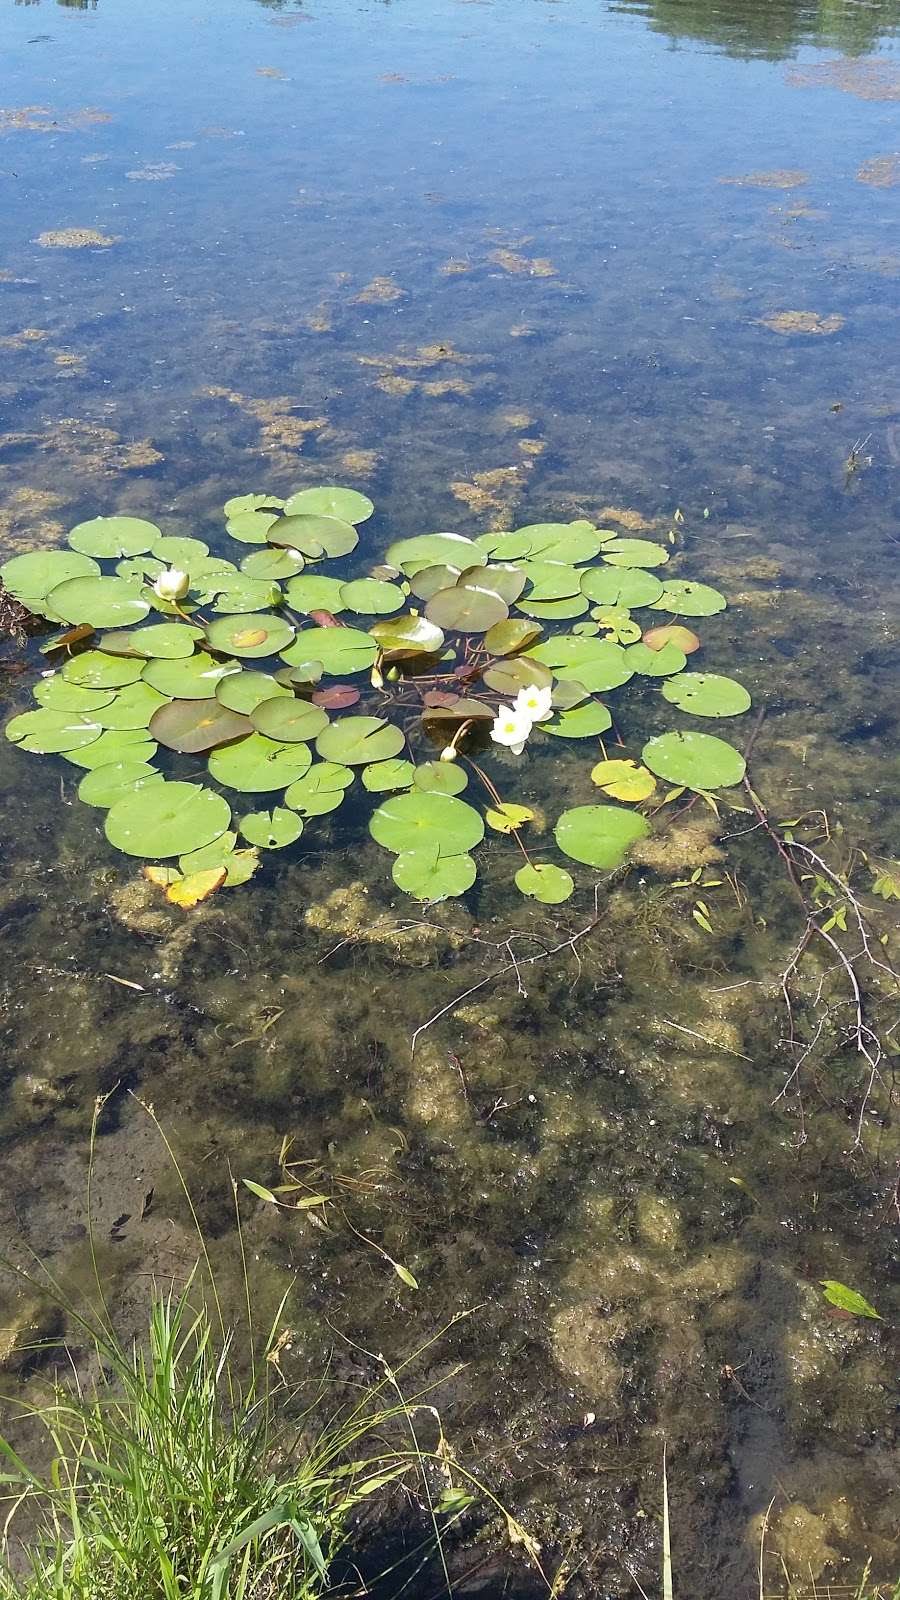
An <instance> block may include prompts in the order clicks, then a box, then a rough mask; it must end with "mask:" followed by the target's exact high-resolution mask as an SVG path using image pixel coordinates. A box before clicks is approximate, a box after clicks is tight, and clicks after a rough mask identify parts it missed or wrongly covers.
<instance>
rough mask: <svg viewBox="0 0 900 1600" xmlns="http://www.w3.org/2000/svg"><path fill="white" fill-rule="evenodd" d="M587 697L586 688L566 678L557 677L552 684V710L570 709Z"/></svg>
mask: <svg viewBox="0 0 900 1600" xmlns="http://www.w3.org/2000/svg"><path fill="white" fill-rule="evenodd" d="M587 697H588V694H587V690H586V689H585V688H583V687H582V685H581V684H580V683H572V682H571V681H570V680H569V679H568V678H557V679H556V682H555V683H554V685H553V694H552V699H551V704H552V706H553V709H554V711H571V710H572V707H573V706H580V705H582V704H583V702H584V701H585V700H586V699H587Z"/></svg>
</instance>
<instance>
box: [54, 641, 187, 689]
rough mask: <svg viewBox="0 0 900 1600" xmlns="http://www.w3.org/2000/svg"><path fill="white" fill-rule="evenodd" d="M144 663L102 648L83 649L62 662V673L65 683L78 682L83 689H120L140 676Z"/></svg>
mask: <svg viewBox="0 0 900 1600" xmlns="http://www.w3.org/2000/svg"><path fill="white" fill-rule="evenodd" d="M145 665H146V663H145V662H144V661H142V660H129V659H127V658H126V657H122V656H120V657H116V656H108V655H106V654H104V652H103V651H102V650H85V651H84V652H83V653H82V654H81V655H80V656H72V657H70V659H69V660H68V661H66V662H64V663H63V666H62V675H63V677H64V678H65V680H66V682H67V683H78V684H80V685H81V686H82V688H84V689H120V688H121V687H122V685H123V684H125V683H135V682H136V681H137V679H138V678H140V677H142V675H143V672H144V667H145ZM162 692H163V694H165V692H166V691H165V690H163V691H162ZM173 692H174V691H173Z"/></svg>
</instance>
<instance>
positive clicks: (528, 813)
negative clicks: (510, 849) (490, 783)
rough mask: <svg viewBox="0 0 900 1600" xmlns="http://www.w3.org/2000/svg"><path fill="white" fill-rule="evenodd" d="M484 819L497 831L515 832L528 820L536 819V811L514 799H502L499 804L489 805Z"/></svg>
mask: <svg viewBox="0 0 900 1600" xmlns="http://www.w3.org/2000/svg"><path fill="white" fill-rule="evenodd" d="M484 820H485V822H486V823H487V825H488V827H489V828H493V829H494V832H495V833H515V832H516V831H517V829H519V828H523V827H524V826H525V823H526V822H533V821H534V812H533V811H532V809H531V807H530V806H519V805H516V803H515V801H513V800H501V801H500V803H499V805H497V806H489V807H488V809H487V811H486V812H485V814H484Z"/></svg>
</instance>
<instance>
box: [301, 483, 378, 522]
mask: <svg viewBox="0 0 900 1600" xmlns="http://www.w3.org/2000/svg"><path fill="white" fill-rule="evenodd" d="M284 510H285V514H286V515H287V516H289V517H293V516H304V517H305V516H311V517H339V518H340V519H341V520H342V521H343V522H352V523H359V522H366V521H367V520H368V518H369V517H370V516H371V515H372V512H373V511H374V510H375V507H374V505H373V504H372V502H371V500H370V499H369V497H368V495H365V494H360V493H359V491H358V490H357V489H339V488H337V487H336V486H335V485H333V484H328V485H326V486H324V487H323V488H317V489H299V490H298V491H297V493H296V494H292V495H291V497H290V499H289V500H287V501H286V502H285V507H284Z"/></svg>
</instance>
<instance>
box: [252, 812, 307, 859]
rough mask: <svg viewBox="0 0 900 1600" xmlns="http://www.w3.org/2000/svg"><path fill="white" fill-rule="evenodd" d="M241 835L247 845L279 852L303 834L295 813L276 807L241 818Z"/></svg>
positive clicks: (299, 820)
mask: <svg viewBox="0 0 900 1600" xmlns="http://www.w3.org/2000/svg"><path fill="white" fill-rule="evenodd" d="M240 828H241V833H242V834H243V835H244V838H245V839H246V840H247V841H248V843H249V844H255V845H259V846H260V847H261V849H263V850H281V849H283V848H284V846H285V845H288V844H293V843H294V841H295V839H299V837H300V835H301V833H302V832H303V822H302V820H301V818H300V817H298V815H297V813H296V811H286V810H285V808H284V807H283V806H276V807H275V809H274V810H273V811H251V812H249V813H248V815H247V816H246V817H242V818H241V823H240Z"/></svg>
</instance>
